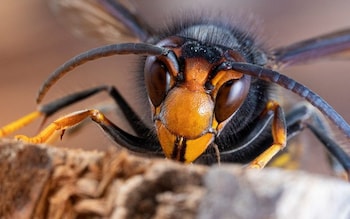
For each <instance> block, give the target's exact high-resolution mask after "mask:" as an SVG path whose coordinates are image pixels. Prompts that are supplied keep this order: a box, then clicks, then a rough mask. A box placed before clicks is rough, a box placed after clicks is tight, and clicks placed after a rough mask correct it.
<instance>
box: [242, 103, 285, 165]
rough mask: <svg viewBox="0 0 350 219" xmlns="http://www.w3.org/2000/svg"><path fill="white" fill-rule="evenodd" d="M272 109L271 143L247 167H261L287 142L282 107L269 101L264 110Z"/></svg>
mask: <svg viewBox="0 0 350 219" xmlns="http://www.w3.org/2000/svg"><path fill="white" fill-rule="evenodd" d="M268 111H273V113H274V118H273V122H272V138H273V144H272V145H271V146H270V147H269V148H268V149H266V150H265V151H264V152H263V153H261V154H260V155H259V156H258V157H257V158H255V159H254V160H253V161H252V162H251V163H250V165H249V168H256V169H261V168H264V167H265V166H266V164H267V163H268V162H269V161H270V160H271V159H272V158H273V157H274V156H275V155H276V154H277V153H278V152H279V151H280V150H282V149H283V148H284V147H285V146H286V143H287V128H286V121H285V117H284V114H283V110H282V108H281V107H280V106H279V104H278V103H276V102H274V101H270V102H269V103H268V104H267V106H266V111H265V112H264V113H267V112H268Z"/></svg>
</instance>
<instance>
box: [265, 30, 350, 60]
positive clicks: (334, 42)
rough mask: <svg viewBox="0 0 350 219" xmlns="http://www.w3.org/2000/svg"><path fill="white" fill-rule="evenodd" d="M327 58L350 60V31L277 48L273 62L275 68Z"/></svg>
mask: <svg viewBox="0 0 350 219" xmlns="http://www.w3.org/2000/svg"><path fill="white" fill-rule="evenodd" d="M327 57H329V58H343V59H345V58H347V59H349V58H350V29H346V30H342V31H338V32H334V33H331V34H326V35H323V36H319V37H315V38H312V39H309V40H305V41H301V42H298V43H294V44H292V45H290V46H286V47H282V48H277V49H275V50H274V51H273V61H272V62H273V66H275V67H285V66H288V65H296V64H301V63H306V62H309V61H313V60H316V59H320V58H327Z"/></svg>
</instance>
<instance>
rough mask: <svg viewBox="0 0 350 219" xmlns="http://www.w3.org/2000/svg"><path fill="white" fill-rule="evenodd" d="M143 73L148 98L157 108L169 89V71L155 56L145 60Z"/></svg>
mask: <svg viewBox="0 0 350 219" xmlns="http://www.w3.org/2000/svg"><path fill="white" fill-rule="evenodd" d="M144 72H145V82H146V88H147V91H148V95H149V98H150V100H151V102H152V104H153V106H154V107H157V106H159V105H160V104H161V103H162V101H163V100H164V98H165V96H166V92H167V90H168V88H169V84H170V75H169V71H168V69H167V67H166V65H165V64H164V63H162V62H161V61H160V60H158V59H157V58H156V57H155V56H150V57H148V58H147V59H146V63H145V69H144Z"/></svg>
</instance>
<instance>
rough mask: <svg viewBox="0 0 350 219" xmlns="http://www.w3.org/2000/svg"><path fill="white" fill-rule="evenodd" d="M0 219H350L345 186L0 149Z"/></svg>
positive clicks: (320, 179)
mask: <svg viewBox="0 0 350 219" xmlns="http://www.w3.org/2000/svg"><path fill="white" fill-rule="evenodd" d="M0 177H1V181H0V194H1V196H0V218H269V219H270V218H283V219H285V218H344V219H348V218H350V186H349V184H348V182H345V181H342V180H338V179H332V178H327V177H324V176H313V175H310V174H307V173H301V172H288V171H283V170H277V169H264V170H263V171H256V170H247V169H244V168H243V167H241V166H234V165H221V166H214V167H206V166H201V165H183V164H180V163H176V162H173V161H169V160H164V159H148V158H142V157H137V156H134V155H131V154H128V153H127V152H125V151H108V152H96V151H84V150H75V149H62V148H54V147H47V146H42V145H24V144H21V143H19V142H10V141H4V140H3V141H2V142H0Z"/></svg>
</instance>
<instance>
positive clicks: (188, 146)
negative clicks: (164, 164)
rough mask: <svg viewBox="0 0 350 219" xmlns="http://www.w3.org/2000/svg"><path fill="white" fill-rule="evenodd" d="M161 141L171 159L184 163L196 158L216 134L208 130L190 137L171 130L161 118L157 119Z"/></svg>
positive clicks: (166, 154)
mask: <svg viewBox="0 0 350 219" xmlns="http://www.w3.org/2000/svg"><path fill="white" fill-rule="evenodd" d="M156 128H157V134H158V139H159V142H160V144H161V146H162V149H163V151H164V153H165V156H166V157H167V158H169V159H173V160H178V161H181V162H184V163H191V162H193V161H194V160H196V159H197V158H198V157H199V156H200V155H202V154H203V153H204V151H205V150H206V149H207V148H208V146H209V145H210V144H211V143H212V142H213V141H214V137H215V134H214V133H211V132H207V133H205V134H203V135H201V136H199V137H197V138H193V139H188V138H186V137H184V136H179V135H175V134H173V133H172V132H170V131H169V130H168V129H167V128H166V127H165V126H164V124H162V123H161V122H160V121H159V120H158V121H156Z"/></svg>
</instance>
